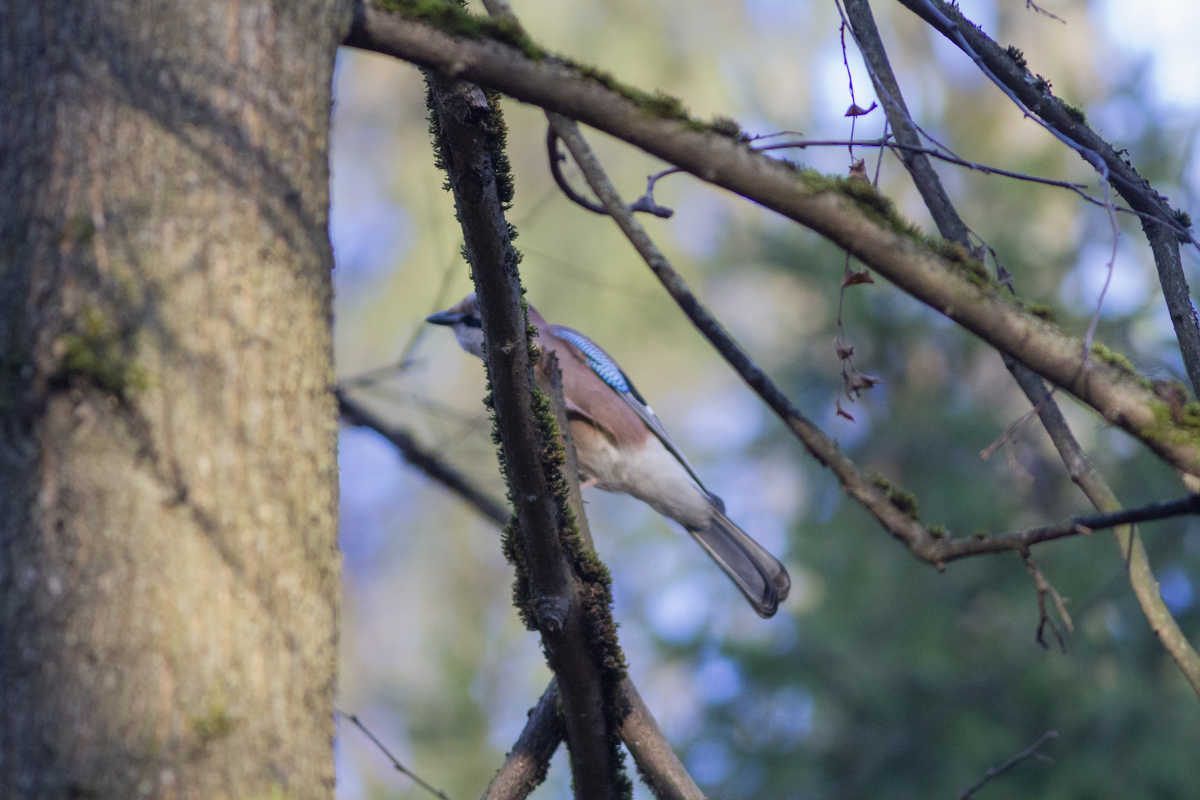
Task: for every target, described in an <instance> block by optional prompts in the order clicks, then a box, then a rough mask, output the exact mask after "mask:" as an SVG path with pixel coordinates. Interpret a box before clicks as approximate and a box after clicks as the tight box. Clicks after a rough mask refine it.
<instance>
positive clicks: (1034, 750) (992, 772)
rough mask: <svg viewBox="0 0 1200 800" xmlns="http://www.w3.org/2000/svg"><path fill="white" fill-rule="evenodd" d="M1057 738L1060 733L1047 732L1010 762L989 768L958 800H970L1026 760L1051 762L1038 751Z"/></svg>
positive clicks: (962, 792)
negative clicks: (985, 786) (1035, 759)
mask: <svg viewBox="0 0 1200 800" xmlns="http://www.w3.org/2000/svg"><path fill="white" fill-rule="evenodd" d="M1057 736H1058V731H1046V732H1045V733H1043V734H1042V735H1041V736H1039V737H1038V740H1037V741H1036V742H1034V743H1033V744H1031V745H1029V747H1026V748H1025V749H1024V750H1022V751H1021V752H1019V753H1017V754H1016V755H1015V756H1013V757H1012V758H1010V759H1009V760H1008V761H1005V762H1004V763H1003V764H1001V765H1000V766H998V767H988V771H987V772H985V773H984V775H983V777H982V778H980V779H979V780H978V781H976V782H975V784H974V785H972V786H971V788H969V789H963V790H962V791H961V792H959V793H958V800H970V798H971V796H972V795H974V794H975V793H976V792H978V791H979V790H980V789H982V788H983V787H984V785H985V784H987V783H988V782H989V781H991V780H994V779H996V778H998V777H1000V776H1001V775H1003V774H1004V773H1006V772H1008V771H1009V770H1010V769H1012V768H1013V767H1015V766H1016V765H1017V764H1020V763H1021V762H1022V761H1024V760H1026V759H1028V758H1041V759H1045V760H1047V761H1049V760H1050V759H1049V757H1048V756H1044V755H1042V754H1041V753H1039V752H1038V750H1039V749H1041V746H1042V745H1044V744H1045V743H1046V742H1048V741H1050V740H1051V739H1054V738H1056V737H1057Z"/></svg>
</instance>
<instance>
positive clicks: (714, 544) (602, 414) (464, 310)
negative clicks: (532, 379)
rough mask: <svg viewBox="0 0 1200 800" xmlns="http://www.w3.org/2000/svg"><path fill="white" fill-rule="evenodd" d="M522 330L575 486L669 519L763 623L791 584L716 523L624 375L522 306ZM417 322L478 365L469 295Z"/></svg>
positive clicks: (703, 491)
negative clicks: (563, 412)
mask: <svg viewBox="0 0 1200 800" xmlns="http://www.w3.org/2000/svg"><path fill="white" fill-rule="evenodd" d="M527 308H528V312H529V322H530V324H532V325H534V326H536V328H537V336H536V338H535V340H534V341H535V343H536V344H537V345H538V346H539V347H540V348H541V350H542V357H541V358H542V364H543V365H544V364H545V362H546V359H547V358H548V357H549V355H550V354H551V353H553V354H554V355H555V356H556V357H557V359H558V364H559V368H560V369H561V370H562V388H563V396H564V398H565V400H566V405H567V419H568V423H569V425H570V429H571V438H572V439H573V440H574V442H575V451H576V460H577V461H578V467H579V477H580V480H581V485H580V486H581V488H588V487H592V486H595V487H597V488H599V489H602V490H604V491H607V492H614V493H623V494H628V495H632V496H633V497H636V498H637V499H639V500H641V501H643V502H645V503H647V504H648V505H650V506H651V507H652V508H653V509H654V510H655V511H657V512H658V513H660V514H662V515H663V516H664V517H667V518H669V519H673V520H675V521H676V522H678V523H679V524H680V525H681V526H683V528H684V530H686V531H687V532H688V533H690V534H691V535H692V538H693V539H695V540H696V541H697V542H698V543H699V544H700V546H701V547H702V548H704V550H705V552H707V553H708V555H709V556H711V557H712V559H713V561H715V562H716V563H717V566H719V567H720V568H721V569H722V570H723V571H724V572H725V574H726V575H728V576H729V578H730V579H731V580H732V581H733V583H734V585H735V586H737V588H738V589H739V590H740V591H741V593H742V595H744V596H745V598H746V599H747V600H748V601H750V605H751V606H752V607H753V608H754V610H755V612H757V613H758V615H759V616H760V617H763V618H764V619H766V618H769V617H771V616H773V615H774V614H775V612H776V611H777V610H778V608H779V604H780V603H781V602H782V601H784V600H785V599H787V596H788V591H789V589H790V588H791V578H789V577H788V573H787V569H785V568H784V566H783V564H781V563H780V562H779V560H778V559H777V558H775V556H773V555H771V553H770V552H768V551H767V549H766V548H765V547H763V546H762V545H760V544H759V543H758V542H756V541H754V539H752V538H750V536H749V535H748V534H747V533H746V532H745V531H743V530H742V529H741V528H739V527H738V526H737V525H735V524H734V523H733V522H732V521H731V520H730V519H729V517H727V516H726V515H725V503H724V501H722V500H721V498H719V497H717V496H716V495H715V494H713V493H712V492H710V491H709V490H708V489H707V488H705V486H704V484H703V483H702V482H701V481H700V478H699V476H698V475H697V474H696V470H695V469H693V468H692V465H691V464H690V463H688V460H687V458H686V457H684V455H683V453H682V452H680V450H679V447H678V446H676V444H675V442H674V440H672V439H671V437H670V435H669V434H668V433H667V431H666V429H665V428H664V427H663V425H662V423H661V422H660V421H659V419H658V417H657V416H656V415H655V413H654V411H653V410H651V408H650V406H649V405H648V404H647V403H646V401H645V399H644V398H643V397H642V395H641V394H640V393H639V392H638V390H637V389H636V388H635V387H634V385H633V382H632V381H630V380H629V376H627V375H626V374H625V372H624V370H622V369H621V367H620V366H618V365H617V362H616V361H614V360H613V358H612V356H610V355H609V354H608V353H606V352H605V351H604V350H603V348H601V347H600V345H598V344H596V343H595V342H593V341H592V340H591V339H589V338H588V337H586V336H584V335H583V334H582V333H580V332H579V331H576V330H574V329H572V328H567V327H564V326H562V325H551V324H549V323H547V322H546V320H545V318H544V317H543V316H542V315H541V314H539V313H538V311H537V309H535V308H534V307H533V306H532V305H529V306H527ZM426 321H427V322H430V323H432V324H434V325H445V326H448V327H450V328H451V329H453V331H454V337H455V339H457V340H458V344H459V346H460V347H461V348H462V349H463V350H465V351H467V352H468V353H471V354H473V355H475V356H478V357H479V358H483V357H484V351H483V321H482V318H481V317H480V313H479V304H478V301H477V299H476V296H475V294H474V293H471V294H469V295H467V296H466V297H465V298H464V299H463V300H462V301H461V302H460V303H458V304H456V305H454V306H452V307H450V308H448V309H446V310H445V311H439V312H437V313H436V314H431V315H430V316H428V317H426Z"/></svg>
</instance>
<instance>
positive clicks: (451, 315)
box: [425, 311, 463, 325]
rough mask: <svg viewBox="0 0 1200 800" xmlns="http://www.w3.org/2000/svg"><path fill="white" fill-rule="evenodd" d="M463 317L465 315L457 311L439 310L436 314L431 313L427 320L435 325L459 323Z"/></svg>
mask: <svg viewBox="0 0 1200 800" xmlns="http://www.w3.org/2000/svg"><path fill="white" fill-rule="evenodd" d="M462 318H463V315H462V314H460V313H459V312H457V311H439V312H437V313H436V314H430V315H429V316H428V317H426V318H425V321H426V322H430V323H433V324H434V325H457V324H458V323H459V322H461V321H462Z"/></svg>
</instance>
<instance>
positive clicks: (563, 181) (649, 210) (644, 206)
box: [546, 125, 677, 219]
mask: <svg viewBox="0 0 1200 800" xmlns="http://www.w3.org/2000/svg"><path fill="white" fill-rule="evenodd" d="M546 153H547V155H548V156H549V158H550V175H551V176H553V178H554V182H555V183H556V184H558V188H559V189H561V190H562V193H563V194H565V195H566V196H567V199H568V200H570V201H571V202H572V203H574V204H575V205H578V206H583V207H584V208H586V209H587V210H588V211H591V212H592V213H593V214H601V215H605V216H607V215H608V212H607V211H605V210H604V206H603V205H601V204H600V203H597V202H596V201H594V200H589V199H588V198H586V197H584V196H583V195H581V194H580V193H579V192H577V191H575V189H574V188H573V187H572V186H571V183H570V181H568V180H567V178H566V176H565V175H563V174H562V162H563V159H565V158H566V156H564V155H563V154H562V153H560V152H559V151H558V134H557V133H555V132H554V126H553V125H550V126H548V127H547V128H546ZM676 171H677V170H664V171H663V172H660V173H659V174H658V175H652V176H650V179H649V180H648V181H647V188H646V193H645V194H644V195H642V196H641V197H639V198H638V199H637V200H635V201H634V202H632V203H630V204H629V210H630V211H634V212H639V211H640V212H644V213H646V214H653V215H654V216H656V217H659V218H661V219H670V218H671V217H673V216H675V211H674V210H673V209H670V208H667V207H666V206H660V205H659V204H658V203H655V202H654V194H653V192H654V183H655V181H657V180H658V179H659V178H660V177H662V176H663V175H667V174H670V173H671V172H676Z"/></svg>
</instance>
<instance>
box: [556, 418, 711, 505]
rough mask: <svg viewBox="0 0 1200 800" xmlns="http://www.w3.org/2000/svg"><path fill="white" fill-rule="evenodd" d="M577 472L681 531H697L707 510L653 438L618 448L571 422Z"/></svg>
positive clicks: (581, 423)
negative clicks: (645, 507)
mask: <svg viewBox="0 0 1200 800" xmlns="http://www.w3.org/2000/svg"><path fill="white" fill-rule="evenodd" d="M571 438H572V439H574V440H575V454H576V457H577V458H578V461H579V472H580V474H581V475H583V476H584V477H585V478H587V479H590V480H594V481H595V482H596V486H598V487H599V488H601V489H603V490H604V491H606V492H616V493H620V494H630V495H633V496H634V497H636V498H638V499H639V500H641V501H643V502H644V503H647V504H649V505H650V506H651V507H652V508H654V510H655V511H657V512H658V513H660V514H662V515H663V516H665V517H670V518H671V519H673V520H675V521H676V522H678V523H679V524H680V525H683V526H684V527H685V528H703V527H705V526H706V525H708V521H709V519H710V518H711V516H712V506H711V505H710V504H709V502H708V499H707V498H706V497H705V495H704V493H703V492H701V491H700V489H699V488H698V487H697V486H696V484H695V483H694V482H693V481H692V478H691V476H690V475H688V472H687V470H686V469H684V467H683V465H682V464H680V463H679V461H677V460H676V458H675V457H674V456H673V455H671V453H670V452H669V451H668V450H667V448H665V447H663V444H662V442H660V441H659V440H658V438H657V437H655V436H647V437H645V439H644V440H643V441H642V442H641V443H640V444H639V445H638V446H636V447H618V446H617V445H616V443H614V442H613V441H612V439H611V438H610V437H608V436H606V435H605V434H604V432H603V431H601V430H598V429H597V428H596V427H595V426H594V425H592V424H590V423H589V422H587V421H586V420H582V419H573V420H572V421H571Z"/></svg>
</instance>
